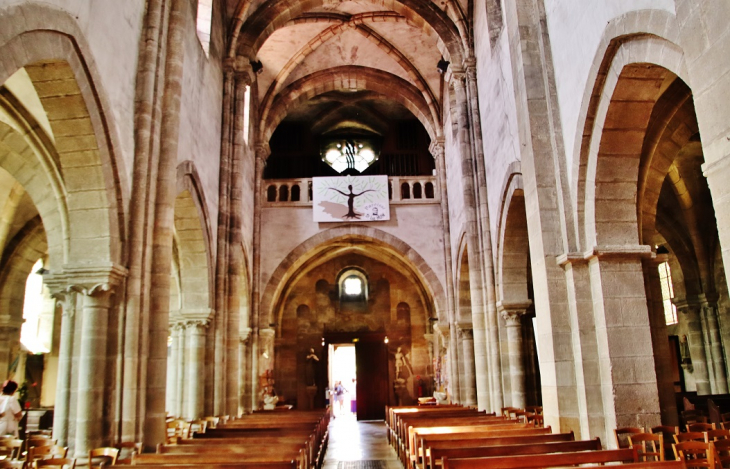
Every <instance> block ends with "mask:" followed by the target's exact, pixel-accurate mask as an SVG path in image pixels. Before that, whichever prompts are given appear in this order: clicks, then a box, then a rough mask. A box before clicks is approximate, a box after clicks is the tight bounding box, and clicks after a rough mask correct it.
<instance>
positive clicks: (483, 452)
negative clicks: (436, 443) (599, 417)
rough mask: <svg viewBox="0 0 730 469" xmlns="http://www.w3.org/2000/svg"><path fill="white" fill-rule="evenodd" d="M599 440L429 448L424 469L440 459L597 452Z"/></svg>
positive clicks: (599, 445) (432, 465)
mask: <svg viewBox="0 0 730 469" xmlns="http://www.w3.org/2000/svg"><path fill="white" fill-rule="evenodd" d="M600 449H601V440H600V439H598V438H596V439H594V440H583V441H560V442H552V443H530V444H516V445H506V446H501V445H500V446H482V447H472V448H438V447H431V448H430V453H431V454H430V456H428V457H426V458H425V459H426V461H424V462H425V463H426V464H425V467H429V468H433V467H435V464H434V463H435V461H440V460H441V459H442V458H444V457H447V458H450V459H454V458H483V457H495V456H517V455H523V454H546V453H572V452H576V451H598V450H600Z"/></svg>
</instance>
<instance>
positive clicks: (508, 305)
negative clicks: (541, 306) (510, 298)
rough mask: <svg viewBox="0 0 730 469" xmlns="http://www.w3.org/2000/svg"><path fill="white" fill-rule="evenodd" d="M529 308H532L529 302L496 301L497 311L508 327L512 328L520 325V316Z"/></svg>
mask: <svg viewBox="0 0 730 469" xmlns="http://www.w3.org/2000/svg"><path fill="white" fill-rule="evenodd" d="M530 306H532V301H531V300H525V301H515V302H507V301H498V302H497V311H499V313H500V315H501V316H502V319H504V320H505V322H506V323H507V326H508V327H514V326H519V325H521V324H522V322H521V321H522V316H524V315H525V313H527V310H528V309H529V308H530Z"/></svg>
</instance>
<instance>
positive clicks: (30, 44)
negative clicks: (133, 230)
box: [0, 4, 128, 270]
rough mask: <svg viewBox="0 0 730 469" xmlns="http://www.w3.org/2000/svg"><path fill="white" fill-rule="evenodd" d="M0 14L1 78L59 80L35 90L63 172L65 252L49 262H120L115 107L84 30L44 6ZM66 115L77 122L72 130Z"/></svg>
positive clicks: (39, 83)
mask: <svg viewBox="0 0 730 469" xmlns="http://www.w3.org/2000/svg"><path fill="white" fill-rule="evenodd" d="M0 13H2V15H3V17H4V18H5V19H6V22H7V25H8V29H7V30H6V31H5V36H6V37H9V38H10V39H9V40H8V41H7V42H5V43H4V44H3V45H2V46H0V54H2V55H3V57H5V58H6V61H5V62H4V67H3V68H2V69H1V70H0V82H5V80H7V78H8V77H9V76H11V75H12V74H13V73H15V72H16V71H17V70H19V69H20V68H21V67H23V68H25V69H26V71H27V72H28V75H29V76H30V79H31V81H32V82H33V85H34V86H35V87H36V89H45V90H50V88H49V87H47V86H45V87H44V86H43V85H44V84H45V82H47V81H51V80H54V81H56V80H61V81H63V82H64V86H63V87H57V90H56V91H54V90H51V91H46V92H43V93H39V97H40V99H41V103H42V105H43V107H44V110H45V112H46V114H47V116H48V119H49V122H50V125H51V129H52V131H53V133H54V136H55V137H56V141H55V149H56V151H57V155H58V157H57V160H56V163H57V164H56V168H55V169H52V170H53V171H56V172H57V173H58V174H61V175H62V176H63V178H62V182H63V187H64V192H63V194H67V195H68V197H67V199H66V200H65V203H66V204H67V208H68V215H67V216H68V229H67V233H65V234H64V236H65V240H66V242H67V245H68V252H67V256H66V257H65V258H64V259H63V260H62V261H61V259H58V258H57V257H58V256H56V258H57V259H56V260H55V263H54V264H53V266H52V267H53V268H54V270H56V269H58V270H60V269H62V268H63V266H64V265H69V266H77V265H99V264H103V263H116V264H124V258H125V256H126V252H125V251H124V239H125V234H124V213H123V207H124V206H125V204H124V201H125V200H127V199H128V194H127V193H126V192H125V190H126V188H127V184H125V183H124V182H125V181H124V178H125V171H123V170H122V169H121V168H120V167H119V166H120V165H121V162H120V161H119V160H118V158H117V156H116V154H117V151H116V148H118V147H119V145H118V139H117V136H116V133H115V126H114V124H113V113H111V112H110V107H109V106H108V103H107V102H106V101H105V93H104V92H103V90H101V89H100V87H99V85H98V83H100V80H99V77H98V76H96V75H95V64H94V63H93V60H92V59H91V58H90V57H92V54H91V50H90V48H89V47H88V44H87V43H86V41H85V40H84V36H83V33H82V31H81V30H80V29H79V28H78V25H77V23H76V20H75V19H74V18H72V17H71V16H70V15H69V14H68V13H66V12H63V11H61V10H58V9H55V8H53V7H48V6H45V5H40V4H28V5H22V6H12V7H7V8H4V9H2V10H0ZM49 25H53V26H52V27H53V28H56V29H55V30H51V29H50V28H49ZM61 90H63V91H61ZM69 119H72V120H73V121H74V124H75V125H74V126H72V129H69V127H68V122H69ZM39 209H40V208H39ZM44 224H45V220H44ZM56 227H57V228H60V226H59V225H56ZM50 229H51V227H49V226H46V230H47V231H50ZM49 250H50V246H49Z"/></svg>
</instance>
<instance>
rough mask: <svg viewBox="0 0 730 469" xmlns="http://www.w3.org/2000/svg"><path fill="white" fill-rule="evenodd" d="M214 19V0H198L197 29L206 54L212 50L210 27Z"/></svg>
mask: <svg viewBox="0 0 730 469" xmlns="http://www.w3.org/2000/svg"><path fill="white" fill-rule="evenodd" d="M212 20H213V0H198V19H197V30H198V39H199V40H200V45H201V46H203V52H205V56H206V57H207V56H208V53H209V52H210V28H211V23H212Z"/></svg>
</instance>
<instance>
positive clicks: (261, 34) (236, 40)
mask: <svg viewBox="0 0 730 469" xmlns="http://www.w3.org/2000/svg"><path fill="white" fill-rule="evenodd" d="M369 2H370V3H372V4H373V5H374V6H377V7H378V8H379V9H382V8H383V7H385V8H386V9H388V10H392V11H395V12H396V13H398V14H400V15H402V16H403V17H406V18H409V19H410V20H411V21H412V22H414V23H416V24H418V25H419V26H422V27H423V28H433V30H434V31H435V32H436V34H437V35H438V36H439V38H440V39H441V41H442V43H443V46H444V49H445V52H446V53H447V54H448V57H446V59H447V60H450V61H451V62H452V63H458V64H460V63H462V62H463V60H464V58H465V56H466V54H465V53H464V49H465V44H466V43H465V42H464V41H465V40H466V38H462V37H460V35H459V31H458V28H457V27H456V25H455V24H454V22H453V21H452V20H451V18H449V16H448V15H447V14H446V12H444V10H442V9H441V8H439V7H438V6H437V5H436V4H434V3H433V2H424V1H421V0H388V1H386V2H382V1H378V0H369ZM329 3H339V1H335V0H315V1H311V0H310V1H307V2H304V1H298V2H294V4H291V3H284V2H281V1H278V0H268V1H267V2H266V3H265V4H263V5H261V6H259V7H258V8H257V10H256V11H255V12H253V14H252V15H251V16H249V17H248V18H246V19H245V21H244V19H243V15H245V13H246V9H241V10H239V11H238V12H237V13H238V17H237V18H235V19H234V20H233V27H232V34H231V40H230V41H229V49H228V56H229V57H235V56H236V55H239V54H240V55H243V56H244V57H247V58H249V59H254V58H255V57H256V54H257V53H258V50H259V48H260V47H261V46H262V45H263V44H264V43H265V42H266V39H268V37H269V36H270V35H271V34H272V33H273V32H274V31H276V30H277V29H279V28H281V27H283V26H284V25H285V24H286V23H287V22H288V21H289V20H290V19H291V18H296V17H298V16H300V15H302V14H303V13H306V12H307V11H310V10H313V9H315V8H318V7H321V6H323V5H326V4H329Z"/></svg>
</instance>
